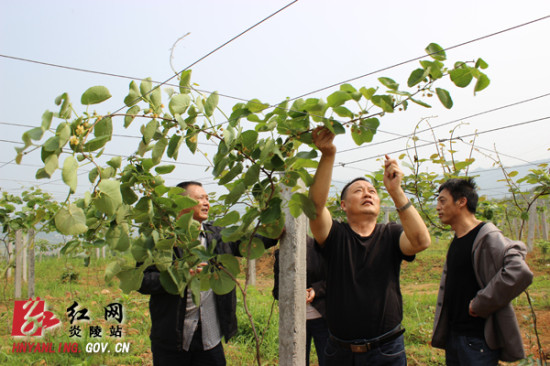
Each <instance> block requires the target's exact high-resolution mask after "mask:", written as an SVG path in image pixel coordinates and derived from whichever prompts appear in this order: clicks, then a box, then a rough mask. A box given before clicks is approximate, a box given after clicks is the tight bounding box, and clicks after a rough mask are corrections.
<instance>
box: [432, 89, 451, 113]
mask: <svg viewBox="0 0 550 366" xmlns="http://www.w3.org/2000/svg"><path fill="white" fill-rule="evenodd" d="M435 92H436V94H437V97H438V98H439V101H440V102H441V104H443V106H444V107H445V108H447V109H451V108H452V107H453V100H452V98H451V94H449V92H448V91H447V90H445V89H441V88H435Z"/></svg>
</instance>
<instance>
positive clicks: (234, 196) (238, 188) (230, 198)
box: [225, 182, 246, 205]
mask: <svg viewBox="0 0 550 366" xmlns="http://www.w3.org/2000/svg"><path fill="white" fill-rule="evenodd" d="M245 190H246V186H245V185H244V183H243V182H238V183H237V184H236V185H235V186H234V187H233V189H231V191H230V192H229V194H228V195H227V196H226V197H225V204H226V205H232V204H234V203H236V202H237V201H238V200H239V198H241V196H242V195H243V194H244V192H245Z"/></svg>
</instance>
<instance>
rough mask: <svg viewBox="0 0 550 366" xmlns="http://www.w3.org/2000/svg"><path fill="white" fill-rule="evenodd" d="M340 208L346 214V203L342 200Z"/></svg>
mask: <svg viewBox="0 0 550 366" xmlns="http://www.w3.org/2000/svg"><path fill="white" fill-rule="evenodd" d="M340 208H341V209H342V211H344V212H346V202H345V201H344V200H342V201H340Z"/></svg>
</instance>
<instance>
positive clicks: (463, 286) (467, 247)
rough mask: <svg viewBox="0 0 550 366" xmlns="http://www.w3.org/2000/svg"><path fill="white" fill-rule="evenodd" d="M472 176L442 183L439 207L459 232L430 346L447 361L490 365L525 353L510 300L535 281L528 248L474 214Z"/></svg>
mask: <svg viewBox="0 0 550 366" xmlns="http://www.w3.org/2000/svg"><path fill="white" fill-rule="evenodd" d="M477 201H478V196H477V192H476V190H475V184H474V182H473V179H471V178H468V179H450V180H448V181H447V182H445V183H443V184H442V185H441V187H440V188H439V197H438V199H437V212H438V215H439V218H440V220H441V222H442V223H444V224H447V225H450V226H451V228H452V229H453V230H454V232H455V237H454V239H453V241H452V242H451V245H450V247H449V251H448V252H447V260H446V263H445V267H444V269H443V275H442V277H441V284H440V289H439V295H438V299H437V308H436V315H435V321H434V334H433V337H432V345H433V346H434V347H438V348H444V349H445V358H446V362H447V365H462V366H476V365H479V366H491V365H494V366H496V365H498V361H499V359H501V360H503V361H516V360H518V359H521V358H523V357H525V356H524V351H523V345H522V341H521V334H520V332H519V327H518V324H517V320H516V316H515V314H514V311H513V308H512V306H511V305H510V301H511V300H512V299H513V298H514V297H516V296H517V295H518V294H520V293H521V292H522V291H523V290H525V288H527V286H529V284H530V283H531V281H532V278H533V275H532V273H531V271H530V270H529V267H527V264H526V263H525V254H526V248H525V245H523V243H521V242H516V241H512V240H510V239H508V238H506V237H504V236H503V235H502V233H501V232H500V231H499V230H498V229H497V228H496V227H495V226H494V225H493V224H491V223H484V222H482V221H480V220H478V219H477V218H476V217H475V212H476V206H477Z"/></svg>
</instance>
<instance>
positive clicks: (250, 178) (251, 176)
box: [243, 164, 260, 187]
mask: <svg viewBox="0 0 550 366" xmlns="http://www.w3.org/2000/svg"><path fill="white" fill-rule="evenodd" d="M259 178H260V165H259V164H254V165H252V166H250V167H249V168H248V169H247V171H246V173H245V174H244V178H243V183H244V184H245V186H247V187H249V186H251V185H252V184H254V183H256V182H257V181H258V180H259Z"/></svg>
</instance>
